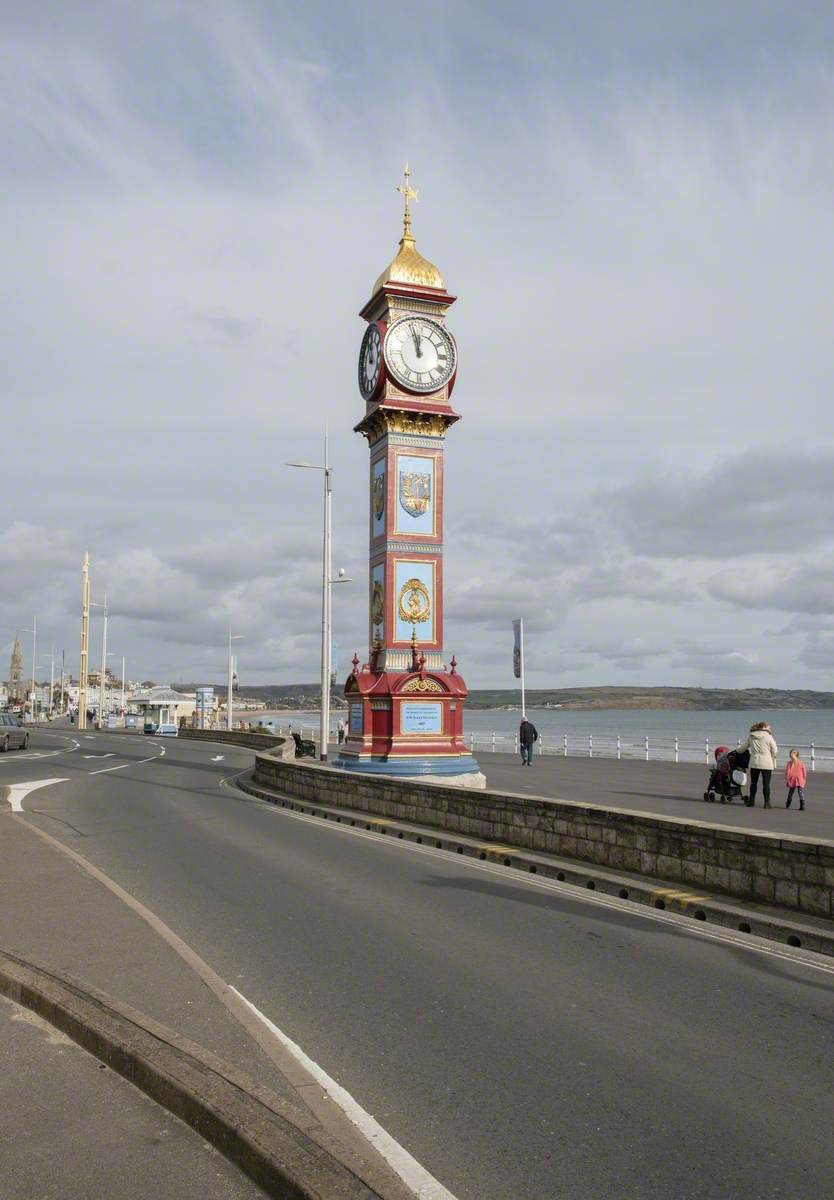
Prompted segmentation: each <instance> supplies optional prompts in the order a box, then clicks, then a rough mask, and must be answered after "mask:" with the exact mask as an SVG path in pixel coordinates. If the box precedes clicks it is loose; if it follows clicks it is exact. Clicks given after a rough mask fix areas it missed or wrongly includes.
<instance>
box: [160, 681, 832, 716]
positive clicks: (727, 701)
mask: <svg viewBox="0 0 834 1200" xmlns="http://www.w3.org/2000/svg"><path fill="white" fill-rule="evenodd" d="M174 686H175V687H176V689H177V690H178V691H193V690H194V688H195V687H197V686H198V685H197V684H195V683H182V684H180V683H178V684H175V685H174ZM215 686H216V687H217V689H218V690H219V691H222V690H223V688H224V686H225V685H222V684H217V685H215ZM243 693H245V694H246V696H250V697H252V699H253V700H262V701H264V702H265V703H266V704H267V706H268V707H270V708H277V709H309V708H314V707H316V706H317V705H318V702H319V687H318V684H315V683H287V684H263V685H261V686H249V685H247V684H246V683H244V684H243V687H242V694H243ZM333 698H334V701H335V702H336V706H337V707H338V706H340V700H341V697H340V695H339V688H338V685H336V687H335V688H334V696H333ZM526 699H527V707H528V709H540V708H545V709H547V708H564V709H586V710H588V709H591V710H592V709H603V708H605V709H607V708H623V709H661V708H669V709H687V708H689V709H713V710H721V709H751V710H752V709H767V708H811V709H813V708H834V692H814V691H809V690H796V691H792V690H790V689H788V688H697V687H585V688H528V689H527V696H526ZM467 707H469V708H520V707H521V691H520V690H519V689H518V688H473V689H472V690H471V691H470V693H469V699H468V700H467Z"/></svg>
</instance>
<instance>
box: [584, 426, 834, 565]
mask: <svg viewBox="0 0 834 1200" xmlns="http://www.w3.org/2000/svg"><path fill="white" fill-rule="evenodd" d="M600 503H601V506H602V508H603V510H604V511H605V512H606V513H607V514H608V515H609V516H610V517H611V519H612V520H613V522H614V523H615V524H616V526H617V527H618V528H619V529H620V530H622V533H623V535H624V537H625V539H626V541H627V543H628V545H629V547H630V548H631V549H632V550H634V551H635V552H637V553H641V554H647V555H654V556H658V557H663V558H737V557H739V556H742V555H749V554H755V553H763V552H770V553H777V554H778V553H794V552H796V551H797V550H805V549H808V548H812V547H814V546H817V545H819V544H820V543H822V542H826V541H829V540H831V538H832V537H833V536H834V528H832V523H831V516H830V514H831V512H832V509H834V448H832V447H827V446H821V447H807V446H801V445H799V446H798V445H795V444H793V445H791V446H790V448H789V449H787V448H785V447H782V446H779V447H767V448H754V449H751V450H748V451H745V452H743V453H736V454H731V455H728V454H726V453H724V454H722V456H721V457H720V459H719V461H717V462H716V463H715V464H714V465H712V466H711V467H710V468H709V469H708V470H707V471H705V472H699V473H693V472H691V471H690V472H688V473H681V472H680V471H677V472H675V474H671V473H666V474H662V475H655V476H650V477H649V478H646V479H642V480H638V481H635V482H633V483H630V484H627V485H625V486H623V487H620V488H616V489H612V490H611V491H610V492H609V493H607V494H603V496H602V497H601V498H600Z"/></svg>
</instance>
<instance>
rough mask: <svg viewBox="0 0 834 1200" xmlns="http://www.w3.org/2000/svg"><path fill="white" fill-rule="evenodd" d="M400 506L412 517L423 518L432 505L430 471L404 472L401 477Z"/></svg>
mask: <svg viewBox="0 0 834 1200" xmlns="http://www.w3.org/2000/svg"><path fill="white" fill-rule="evenodd" d="M400 504H401V505H402V506H403V508H404V509H405V511H406V512H407V513H408V514H409V516H411V517H421V516H422V515H423V513H425V512H428V510H429V505H430V504H431V475H430V474H429V472H428V471H425V472H424V471H403V473H402V474H401V475H400Z"/></svg>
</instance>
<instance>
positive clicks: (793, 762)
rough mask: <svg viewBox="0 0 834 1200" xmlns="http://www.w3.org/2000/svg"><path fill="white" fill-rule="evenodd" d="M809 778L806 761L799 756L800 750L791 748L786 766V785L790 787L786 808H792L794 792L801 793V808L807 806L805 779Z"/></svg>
mask: <svg viewBox="0 0 834 1200" xmlns="http://www.w3.org/2000/svg"><path fill="white" fill-rule="evenodd" d="M807 778H808V774H807V772H806V770H805V763H804V762H803V761H802V759H801V758H800V757H799V751H798V750H791V756H790V758H789V759H788V765H787V766H786V767H785V786H786V787H787V789H788V798H787V800H786V802H785V808H790V806H791V800H793V794H794V792H797V793H798V795H799V807H800V809H804V808H805V781H806V779H807Z"/></svg>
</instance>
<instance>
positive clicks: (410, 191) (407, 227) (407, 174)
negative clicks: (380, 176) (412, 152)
mask: <svg viewBox="0 0 834 1200" xmlns="http://www.w3.org/2000/svg"><path fill="white" fill-rule="evenodd" d="M410 180H411V171H409V169H408V163H406V164H405V166H404V167H403V182H402V183H401V184H400V185H399V186H398V187H397V191H398V192H399V193H400V194H401V195H402V198H403V201H404V205H405V207H404V211H403V237H411V208H410V206H409V203H408V202H409V200H416V201H417V202H418V203H419V200H420V196H419V193H418V191H417V189H416V188H413V187H411V183H410Z"/></svg>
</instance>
